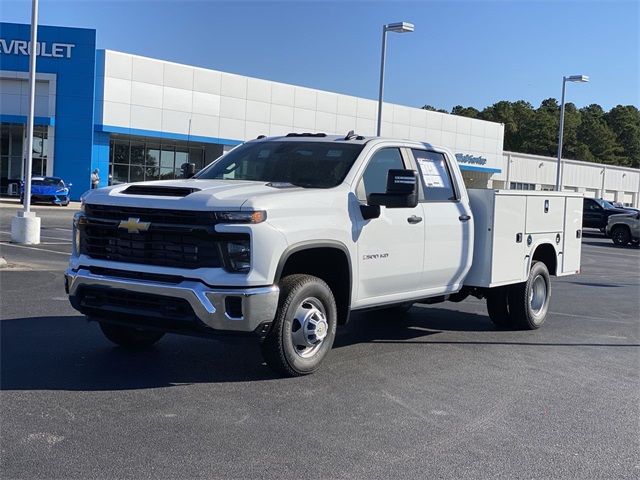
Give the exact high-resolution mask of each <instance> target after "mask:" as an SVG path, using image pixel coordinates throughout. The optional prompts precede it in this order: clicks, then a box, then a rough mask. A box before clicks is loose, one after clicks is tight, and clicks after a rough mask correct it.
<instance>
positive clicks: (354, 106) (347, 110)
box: [337, 95, 358, 117]
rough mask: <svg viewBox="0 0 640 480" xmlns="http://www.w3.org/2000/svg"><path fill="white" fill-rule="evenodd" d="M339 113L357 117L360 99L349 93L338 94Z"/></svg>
mask: <svg viewBox="0 0 640 480" xmlns="http://www.w3.org/2000/svg"><path fill="white" fill-rule="evenodd" d="M337 113H338V115H347V116H350V117H356V116H357V115H358V100H357V98H355V97H349V96H348V95H338V110H337Z"/></svg>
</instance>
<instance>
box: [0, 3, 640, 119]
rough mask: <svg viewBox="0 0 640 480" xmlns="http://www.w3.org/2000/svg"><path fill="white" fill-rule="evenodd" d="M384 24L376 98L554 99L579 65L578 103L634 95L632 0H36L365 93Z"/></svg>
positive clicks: (155, 53) (131, 38)
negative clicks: (401, 28)
mask: <svg viewBox="0 0 640 480" xmlns="http://www.w3.org/2000/svg"><path fill="white" fill-rule="evenodd" d="M30 12H31V1H30V0H2V6H0V19H1V20H2V21H9V22H22V23H28V22H29V20H30ZM395 21H409V22H412V23H414V24H415V25H416V31H415V32H414V33H410V34H402V35H400V34H390V35H389V39H388V43H387V45H388V50H387V69H386V80H385V100H386V101H390V102H394V103H400V104H404V105H410V106H422V105H424V104H431V105H434V106H436V107H439V108H446V109H451V107H453V106H454V105H458V104H461V105H465V106H474V107H476V108H479V109H482V108H484V107H485V106H487V105H490V104H492V103H494V102H496V101H499V100H519V99H524V100H526V101H529V102H531V103H532V104H533V105H534V106H538V105H539V103H540V102H541V101H542V100H543V99H545V98H548V97H556V98H559V97H560V90H561V83H562V76H563V75H572V74H586V75H589V76H590V77H591V82H590V83H588V84H571V85H569V87H568V93H567V100H568V101H572V102H574V103H576V105H578V106H579V107H581V106H584V105H589V104H591V103H599V104H600V105H602V106H603V107H604V108H605V109H609V108H611V107H612V106H615V105H617V104H625V105H628V104H634V105H638V104H640V79H639V77H640V38H639V35H640V34H639V31H640V2H639V1H637V0H634V1H627V2H622V1H600V2H595V1H589V0H582V1H534V2H528V1H518V0H512V1H491V2H487V1H471V2H469V1H466V2H465V1H455V0H450V1H446V2H444V1H414V2H401V1H380V2H365V1H356V2H342V1H329V2H310V1H302V0H299V1H297V2H273V1H259V2H248V1H242V0H236V1H235V2H220V1H208V2H192V1H162V0H160V1H142V2H133V1H120V0H116V1H108V2H102V1H86V0H85V1H74V2H65V1H61V0H40V23H41V24H46V25H63V26H77V27H87V28H95V29H97V36H98V47H99V48H109V49H112V50H120V51H123V52H128V53H135V54H139V55H144V56H149V57H155V58H161V59H164V60H171V61H175V62H180V63H185V64H189V65H199V66H202V67H208V68H213V69H217V70H222V71H227V72H233V73H239V74H243V75H249V76H254V77H259V78H265V79H269V80H275V81H280V82H285V83H292V84H296V85H305V86H308V87H312V88H318V89H323V90H329V91H333V92H339V93H345V94H349V95H356V96H362V97H367V98H373V99H375V98H377V95H378V78H379V68H380V67H379V65H380V42H381V38H380V37H381V26H382V25H383V24H385V23H389V22H395Z"/></svg>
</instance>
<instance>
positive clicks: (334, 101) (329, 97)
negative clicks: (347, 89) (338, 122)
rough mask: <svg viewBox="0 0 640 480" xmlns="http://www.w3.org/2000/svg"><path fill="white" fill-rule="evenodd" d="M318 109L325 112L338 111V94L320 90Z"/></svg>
mask: <svg viewBox="0 0 640 480" xmlns="http://www.w3.org/2000/svg"><path fill="white" fill-rule="evenodd" d="M316 104H317V110H318V111H319V112H325V113H338V95H336V94H335V93H329V92H323V91H318V98H317V102H316Z"/></svg>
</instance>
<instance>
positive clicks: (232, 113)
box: [220, 77, 247, 138]
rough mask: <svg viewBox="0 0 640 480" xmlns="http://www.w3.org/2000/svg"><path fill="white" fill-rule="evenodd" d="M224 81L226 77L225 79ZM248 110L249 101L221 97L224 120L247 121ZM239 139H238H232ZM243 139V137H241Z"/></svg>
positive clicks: (221, 114) (221, 111)
mask: <svg viewBox="0 0 640 480" xmlns="http://www.w3.org/2000/svg"><path fill="white" fill-rule="evenodd" d="M223 80H224V77H223ZM246 110H247V101H246V100H245V99H242V98H234V97H228V96H224V95H221V96H220V116H221V117H224V118H233V119H235V120H245V119H246ZM230 138H237V137H230ZM241 138H242V137H241Z"/></svg>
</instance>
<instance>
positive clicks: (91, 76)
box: [0, 23, 107, 199]
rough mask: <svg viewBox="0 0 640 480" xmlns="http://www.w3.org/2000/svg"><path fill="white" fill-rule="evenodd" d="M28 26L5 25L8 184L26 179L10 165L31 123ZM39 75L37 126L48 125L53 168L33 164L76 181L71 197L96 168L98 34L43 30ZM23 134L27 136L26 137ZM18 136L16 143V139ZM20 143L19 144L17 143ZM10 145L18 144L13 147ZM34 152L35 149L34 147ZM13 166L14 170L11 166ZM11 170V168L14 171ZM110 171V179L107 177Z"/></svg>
mask: <svg viewBox="0 0 640 480" xmlns="http://www.w3.org/2000/svg"><path fill="white" fill-rule="evenodd" d="M30 35H31V30H30V26H29V25H22V24H14V23H1V24H0V80H1V81H2V83H1V84H0V85H1V86H0V95H2V98H1V101H0V122H2V127H3V130H2V131H3V138H2V150H3V151H2V152H1V153H2V159H1V160H2V176H3V177H4V178H3V180H4V182H3V183H5V184H6V183H7V182H8V181H9V180H10V179H16V178H22V172H19V171H16V170H17V168H15V167H16V165H17V162H15V161H14V162H13V164H12V163H11V161H12V160H15V159H16V158H17V157H18V155H20V156H21V157H22V156H23V154H24V152H19V151H18V150H20V148H18V143H19V142H18V141H17V138H18V135H17V134H16V135H14V136H13V137H14V138H11V135H10V133H11V132H13V133H15V132H16V131H17V132H20V131H24V130H23V129H24V126H25V125H26V121H27V116H26V114H27V111H26V110H27V108H28V88H25V87H28V82H27V78H26V74H28V71H29V55H28V53H29V51H30V50H29V43H30V42H29V40H30ZM36 48H37V49H36V52H37V54H38V56H37V60H36V71H37V73H38V76H37V77H36V78H37V80H38V87H40V88H38V89H37V92H36V93H37V101H36V125H38V126H39V127H40V130H43V129H44V128H46V133H45V134H44V135H45V136H46V138H43V139H42V141H43V142H44V143H45V145H43V146H42V149H43V150H44V151H38V152H34V155H35V154H40V155H41V156H42V155H44V157H45V163H46V162H48V163H49V166H48V168H46V167H42V168H41V170H40V171H38V170H39V169H38V168H34V175H36V174H45V175H46V174H49V175H53V176H59V177H62V178H63V179H64V180H65V181H66V182H68V183H72V184H73V187H72V198H74V199H78V198H79V197H80V195H81V194H82V192H83V191H85V190H86V189H88V188H90V175H91V171H92V168H93V166H94V165H93V163H92V149H93V142H94V139H93V114H94V106H95V101H94V99H95V90H94V89H95V66H96V32H95V30H90V29H83V28H65V27H48V26H40V27H39V28H38V46H37V47H36ZM22 137H23V138H24V135H22ZM14 140H15V141H14ZM14 144H15V145H14ZM10 147H14V148H11V150H10ZM34 150H35V147H34ZM11 167H14V168H11ZM10 169H11V170H12V171H11V172H10V171H9V170H10ZM106 173H107V170H105V175H104V177H105V182H104V184H105V185H106V177H107V175H106Z"/></svg>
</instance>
